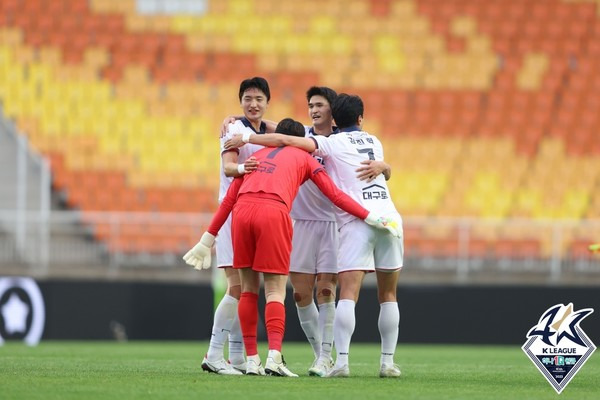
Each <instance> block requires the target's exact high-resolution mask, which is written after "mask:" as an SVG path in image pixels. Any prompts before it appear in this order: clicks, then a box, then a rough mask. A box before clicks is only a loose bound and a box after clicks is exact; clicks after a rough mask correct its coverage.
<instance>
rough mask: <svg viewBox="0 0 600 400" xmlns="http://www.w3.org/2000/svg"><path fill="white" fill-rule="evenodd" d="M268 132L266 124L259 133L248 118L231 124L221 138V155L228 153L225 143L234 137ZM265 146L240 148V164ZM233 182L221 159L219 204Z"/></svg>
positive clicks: (263, 124)
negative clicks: (247, 133) (246, 132)
mask: <svg viewBox="0 0 600 400" xmlns="http://www.w3.org/2000/svg"><path fill="white" fill-rule="evenodd" d="M266 130H267V126H266V125H265V123H264V122H261V124H260V131H259V132H257V131H256V130H255V129H254V127H253V126H252V124H251V123H250V121H248V120H247V119H246V118H242V119H239V120H237V121H235V122H234V123H233V124H229V129H228V131H227V135H225V136H224V137H222V138H221V155H223V153H224V152H225V151H226V150H225V142H226V141H227V140H229V139H231V138H232V137H233V136H234V135H241V134H243V133H244V132H245V131H251V132H253V133H259V134H261V133H265V132H266ZM263 147H264V146H260V145H258V144H252V143H246V144H245V145H243V146H242V147H240V148H239V149H238V150H239V153H238V161H237V162H238V164H241V163H243V162H244V161H246V160H247V159H248V157H250V156H251V155H252V154H254V153H255V152H257V151H258V150H260V149H262V148H263ZM232 181H233V178H232V177H228V176H226V175H225V170H224V169H223V157H221V185H220V187H219V203H221V201H223V198H224V197H225V195H226V194H227V189H229V185H231V182H232Z"/></svg>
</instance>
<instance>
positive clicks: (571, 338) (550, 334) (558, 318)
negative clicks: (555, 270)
mask: <svg viewBox="0 0 600 400" xmlns="http://www.w3.org/2000/svg"><path fill="white" fill-rule="evenodd" d="M593 312H594V310H593V309H592V308H584V309H582V310H579V311H574V310H573V304H572V303H569V304H568V305H564V304H557V305H554V306H552V307H550V308H549V309H548V310H546V312H544V313H543V314H542V317H541V318H540V320H539V322H538V323H537V325H535V326H534V327H533V328H531V329H530V330H529V333H527V338H528V340H527V342H525V344H524V345H523V347H522V349H523V351H524V352H525V354H526V355H527V357H529V359H530V360H531V361H532V362H533V364H534V365H535V366H536V367H537V368H538V370H539V371H540V372H541V373H542V375H544V377H545V378H546V380H547V381H548V382H549V383H550V385H552V387H553V388H554V390H556V393H558V394H560V393H561V392H562V391H563V389H564V388H565V387H566V386H567V385H568V384H569V382H570V381H571V379H573V377H574V376H575V374H576V373H577V371H579V369H580V368H581V367H582V366H583V364H584V363H585V362H586V361H587V359H588V358H589V357H590V356H591V355H592V353H593V352H594V351H595V350H596V346H594V343H592V341H591V340H590V339H589V338H588V337H587V335H586V334H585V332H584V331H583V330H582V329H581V327H580V326H579V323H580V322H581V321H582V320H583V319H584V318H585V317H587V316H588V315H590V314H591V313H593Z"/></svg>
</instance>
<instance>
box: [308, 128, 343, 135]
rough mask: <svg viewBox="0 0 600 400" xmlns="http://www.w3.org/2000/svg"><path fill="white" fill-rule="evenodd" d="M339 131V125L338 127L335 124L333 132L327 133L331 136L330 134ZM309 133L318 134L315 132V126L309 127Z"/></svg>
mask: <svg viewBox="0 0 600 400" xmlns="http://www.w3.org/2000/svg"><path fill="white" fill-rule="evenodd" d="M339 131H340V130H339V129H338V127H337V126H334V127H333V130H332V131H331V133H330V134H329V135H327V136H330V135H335V134H336V133H338V132H339ZM308 133H310V134H311V135H313V136H317V134H316V133H315V128H314V127H313V126H311V127H310V128H308Z"/></svg>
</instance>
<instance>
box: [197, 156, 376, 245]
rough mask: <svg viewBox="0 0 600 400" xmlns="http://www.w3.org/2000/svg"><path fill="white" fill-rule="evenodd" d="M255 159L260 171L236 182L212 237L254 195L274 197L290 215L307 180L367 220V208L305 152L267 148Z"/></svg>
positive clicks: (216, 218)
mask: <svg viewBox="0 0 600 400" xmlns="http://www.w3.org/2000/svg"><path fill="white" fill-rule="evenodd" d="M253 156H254V157H256V159H257V160H258V161H259V165H258V169H257V170H256V171H254V172H252V173H250V174H246V175H244V176H243V177H240V178H236V179H234V180H233V182H232V183H231V186H230V187H229V190H228V191H227V195H226V196H225V198H224V199H223V202H222V203H221V205H220V206H219V209H218V211H217V213H216V214H215V216H214V217H213V220H212V221H211V224H210V226H209V227H208V232H210V233H211V234H213V235H216V234H217V232H219V229H221V226H222V225H223V224H224V223H225V220H226V219H227V216H228V215H229V213H230V212H231V209H232V208H233V205H234V203H235V200H236V199H237V197H238V196H240V195H242V194H251V193H265V194H272V195H275V196H277V197H278V198H280V199H281V201H282V202H283V203H284V204H285V205H286V207H287V209H288V211H290V210H291V208H292V203H293V201H294V198H295V197H296V194H298V189H299V188H300V185H302V184H303V183H304V182H306V180H308V179H310V180H312V181H313V182H314V183H315V184H316V185H317V187H318V188H319V189H320V190H321V191H322V192H323V194H325V196H327V197H328V198H329V200H331V202H332V203H333V204H335V205H336V206H338V207H339V208H341V209H342V210H344V211H346V212H348V213H350V214H352V215H354V216H356V217H357V218H360V219H365V218H366V217H367V215H368V214H369V211H368V210H367V209H366V208H364V207H363V206H361V205H360V204H358V203H357V202H356V201H354V200H353V199H352V198H351V197H350V196H348V195H347V194H346V193H344V192H342V191H341V190H340V189H338V187H337V186H336V185H335V183H333V181H332V180H331V178H330V177H329V175H327V173H326V172H325V169H324V168H323V166H322V165H321V164H319V163H318V162H317V161H316V160H315V159H314V158H313V157H311V156H310V155H309V154H308V153H307V152H305V151H304V150H300V149H298V148H295V147H290V146H286V147H276V148H273V147H265V148H264V149H261V150H259V151H257V152H256V153H254V154H253Z"/></svg>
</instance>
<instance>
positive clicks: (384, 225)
mask: <svg viewBox="0 0 600 400" xmlns="http://www.w3.org/2000/svg"><path fill="white" fill-rule="evenodd" d="M365 222H366V223H367V224H369V225H372V226H374V227H375V228H378V229H387V230H388V231H389V232H390V233H391V234H392V235H394V236H395V237H397V238H401V237H402V226H401V225H400V223H399V222H398V221H397V220H396V219H394V218H389V217H380V216H377V215H374V214H373V213H372V212H370V213H369V215H367V218H365Z"/></svg>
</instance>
